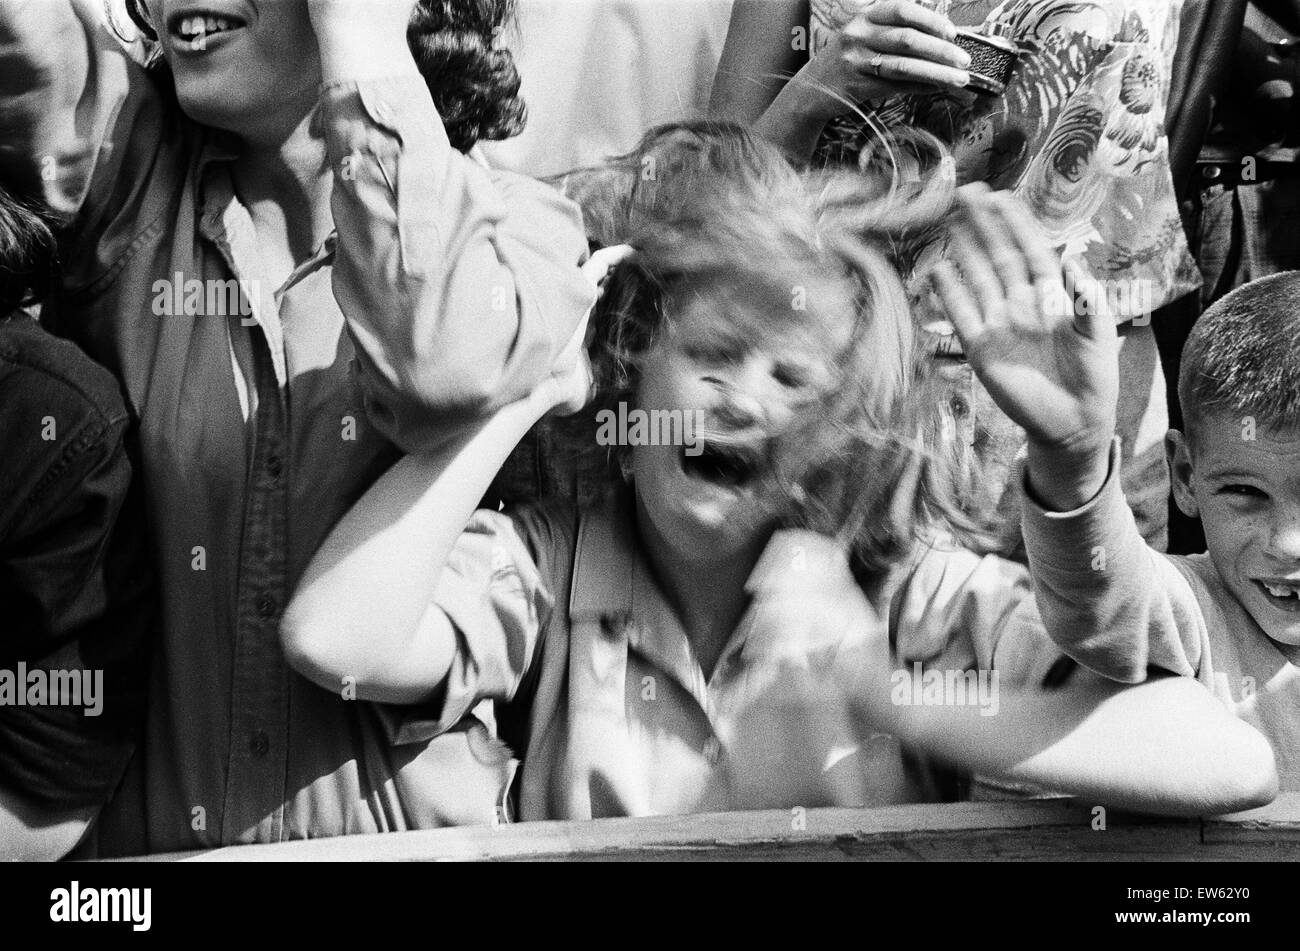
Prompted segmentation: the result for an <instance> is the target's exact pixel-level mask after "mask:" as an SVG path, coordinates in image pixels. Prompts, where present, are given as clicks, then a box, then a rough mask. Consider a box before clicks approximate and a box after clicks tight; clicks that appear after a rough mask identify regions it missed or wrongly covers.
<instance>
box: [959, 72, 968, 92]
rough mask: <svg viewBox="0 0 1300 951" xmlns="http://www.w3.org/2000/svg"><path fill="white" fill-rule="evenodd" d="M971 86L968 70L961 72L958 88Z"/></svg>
mask: <svg viewBox="0 0 1300 951" xmlns="http://www.w3.org/2000/svg"><path fill="white" fill-rule="evenodd" d="M969 85H970V73H968V72H967V71H966V70H964V69H963V70H962V71H961V72H959V73H958V74H957V86H958V87H960V88H962V89H964V88H965V87H967V86H969Z"/></svg>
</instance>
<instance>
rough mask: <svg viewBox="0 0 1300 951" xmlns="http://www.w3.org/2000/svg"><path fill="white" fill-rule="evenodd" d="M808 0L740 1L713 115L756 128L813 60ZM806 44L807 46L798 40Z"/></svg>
mask: <svg viewBox="0 0 1300 951" xmlns="http://www.w3.org/2000/svg"><path fill="white" fill-rule="evenodd" d="M808 7H809V5H808V2H807V0H736V3H735V4H734V5H733V6H732V9H731V22H730V23H729V25H728V28H727V41H726V43H725V44H724V45H723V48H722V55H721V57H720V58H719V61H718V70H717V74H716V75H715V76H714V79H713V89H712V91H711V94H710V97H709V115H710V116H711V117H713V118H715V119H721V120H724V121H727V122H738V123H740V124H741V125H753V124H754V123H756V122H757V121H758V120H759V118H760V117H761V116H762V115H763V113H764V112H766V111H767V109H768V107H769V106H771V105H772V102H773V100H774V99H775V98H776V96H777V94H778V93H779V92H780V91H781V88H782V87H783V86H785V84H786V81H787V80H788V79H789V77H791V76H793V75H794V74H795V73H796V72H798V71H799V69H800V67H802V66H803V65H804V64H805V63H806V62H807V61H808V55H809V51H810V47H811V38H810V36H809V9H808ZM798 40H802V42H798Z"/></svg>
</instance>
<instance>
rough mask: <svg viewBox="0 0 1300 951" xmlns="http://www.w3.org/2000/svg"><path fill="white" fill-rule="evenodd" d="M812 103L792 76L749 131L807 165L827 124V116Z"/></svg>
mask: <svg viewBox="0 0 1300 951" xmlns="http://www.w3.org/2000/svg"><path fill="white" fill-rule="evenodd" d="M816 100H817V97H816V96H813V95H810V94H809V92H808V89H807V87H806V86H804V85H803V83H802V82H801V81H800V79H799V78H798V77H797V76H796V77H795V78H794V79H791V80H790V82H788V83H786V84H785V87H784V88H782V90H781V91H780V92H779V93H778V94H777V96H776V98H775V99H774V100H773V101H772V104H771V105H770V106H769V107H768V108H767V109H766V110H765V111H764V112H763V114H762V115H761V116H760V117H759V118H758V121H756V122H755V123H754V125H753V130H754V132H756V133H758V134H759V135H761V136H762V137H763V138H765V139H767V140H768V141H769V142H771V143H773V144H774V145H777V146H779V147H780V148H781V149H783V150H784V151H785V153H786V154H787V155H789V156H790V157H791V158H792V159H794V160H795V161H797V162H807V161H809V160H810V159H811V158H812V156H813V152H815V151H816V149H817V140H818V139H819V138H820V137H821V134H822V131H823V130H824V129H825V128H826V123H827V122H828V121H829V120H830V116H828V115H826V114H825V113H824V112H823V111H822V110H821V109H819V108H817V106H816Z"/></svg>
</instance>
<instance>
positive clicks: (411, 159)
mask: <svg viewBox="0 0 1300 951" xmlns="http://www.w3.org/2000/svg"><path fill="white" fill-rule="evenodd" d="M321 118H322V122H323V125H324V133H325V140H326V144H327V148H328V150H329V157H330V162H331V165H332V167H333V169H334V171H335V177H334V193H333V199H332V207H333V213H334V224H335V227H336V229H337V232H338V240H337V246H336V251H335V260H334V270H333V281H334V296H335V298H336V299H337V301H338V304H339V307H340V309H341V310H342V311H343V315H344V317H345V318H346V320H347V325H348V329H349V332H350V333H351V335H352V338H353V341H354V342H355V344H356V348H357V354H358V360H359V363H360V366H361V370H362V374H361V379H362V384H363V386H364V387H365V390H366V393H367V409H368V412H369V413H370V416H371V418H372V420H373V421H374V423H375V424H376V425H377V426H378V427H379V428H380V430H381V431H382V432H383V433H384V434H385V435H386V436H387V437H388V438H389V439H391V440H392V441H394V442H395V443H397V444H398V445H399V446H401V447H402V448H403V449H405V450H407V451H412V452H413V451H422V450H428V449H431V448H435V447H436V446H437V445H438V444H439V443H440V442H441V441H442V440H444V439H446V438H447V437H448V435H449V434H450V433H452V432H454V431H456V429H458V428H459V427H460V426H463V425H464V424H465V423H467V422H471V421H473V420H476V419H480V418H482V417H484V416H486V415H489V414H491V413H492V412H494V411H495V410H496V409H498V408H500V407H501V406H504V405H506V404H507V403H511V402H514V401H515V400H518V399H521V398H523V397H524V396H526V395H528V393H530V392H531V391H532V390H533V389H534V388H536V386H537V384H539V383H540V382H542V381H543V380H545V379H546V378H547V376H549V375H550V374H551V372H552V368H553V365H554V362H555V360H556V358H557V356H558V355H559V353H560V351H561V350H562V349H563V347H564V345H565V344H566V343H567V342H568V341H569V340H570V338H571V337H572V336H573V334H574V332H575V331H576V329H577V327H578V324H579V322H580V321H581V320H582V318H583V317H584V316H585V315H586V313H587V312H588V310H590V308H591V305H592V303H593V302H594V300H595V291H594V288H593V287H591V286H590V284H589V282H588V281H587V279H586V278H585V277H583V275H582V273H581V271H580V270H579V265H580V263H581V261H582V259H583V258H584V257H585V255H586V251H587V244H586V240H585V238H584V236H583V228H582V219H581V216H580V215H579V212H578V209H577V207H576V206H575V205H574V204H573V203H572V202H570V201H568V200H567V199H565V198H563V197H562V196H561V195H559V194H558V193H557V192H555V191H554V190H553V189H551V188H548V187H547V186H545V185H542V184H541V183H539V182H536V181H534V180H532V179H529V178H525V177H523V176H518V175H511V174H508V173H493V172H491V171H489V170H487V169H485V168H483V167H482V166H481V165H479V164H478V163H477V162H475V161H474V160H473V159H471V158H469V157H468V156H466V155H463V154H462V153H460V152H458V151H456V150H455V149H453V148H452V147H451V144H450V142H449V141H448V139H447V133H446V131H445V130H444V128H443V125H442V120H441V119H440V117H439V115H438V113H437V111H436V109H435V108H434V104H433V99H432V97H431V96H430V93H429V90H428V88H427V87H426V85H425V83H424V81H423V79H421V78H420V77H419V75H418V74H417V75H409V76H396V77H393V78H391V79H381V80H367V81H363V82H347V83H334V84H330V85H327V86H325V87H324V88H323V89H322V91H321Z"/></svg>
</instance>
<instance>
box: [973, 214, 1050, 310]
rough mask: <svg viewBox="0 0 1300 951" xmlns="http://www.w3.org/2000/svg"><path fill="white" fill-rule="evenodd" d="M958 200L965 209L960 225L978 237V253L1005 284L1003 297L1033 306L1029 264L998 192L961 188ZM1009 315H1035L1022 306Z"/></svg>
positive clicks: (999, 281) (997, 278) (995, 276)
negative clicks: (1000, 210)
mask: <svg viewBox="0 0 1300 951" xmlns="http://www.w3.org/2000/svg"><path fill="white" fill-rule="evenodd" d="M957 201H958V207H959V208H960V211H961V214H960V216H959V218H958V221H957V224H958V226H960V227H962V228H964V229H968V231H969V233H970V234H972V235H973V236H974V237H975V239H976V242H977V246H978V247H977V253H978V256H979V257H980V258H982V259H985V260H986V261H987V265H988V268H989V269H990V270H991V271H992V274H993V277H994V278H995V279H996V281H997V282H998V283H999V284H1000V285H1001V293H1002V296H1004V297H1005V298H1007V299H1008V300H1010V299H1012V298H1014V299H1015V301H1016V303H1017V304H1020V305H1023V304H1026V303H1027V304H1028V305H1029V306H1030V307H1031V308H1033V307H1034V302H1033V297H1034V295H1033V288H1032V287H1031V282H1030V274H1029V264H1028V262H1027V260H1026V257H1025V253H1024V251H1023V250H1022V248H1021V246H1020V243H1019V242H1018V241H1017V236H1016V235H1015V234H1014V233H1013V231H1012V230H1011V229H1010V228H1009V227H1008V224H1007V220H1006V218H1005V216H1004V215H1002V214H1000V213H999V205H1000V204H1001V202H1000V201H999V199H998V197H997V195H996V194H995V193H993V192H990V191H987V190H984V189H980V190H967V189H960V190H959V191H958V193H957ZM972 250H975V249H972ZM964 267H965V265H964V264H963V268H964ZM982 270H983V269H981V271H982ZM1008 316H1010V317H1011V318H1013V319H1026V318H1031V315H1029V314H1025V313H1024V312H1023V311H1021V310H1019V309H1018V308H1017V309H1016V310H1014V311H1012V313H1010V314H1009V315H1008ZM1032 316H1033V317H1036V316H1037V315H1036V314H1035V315H1032Z"/></svg>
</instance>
